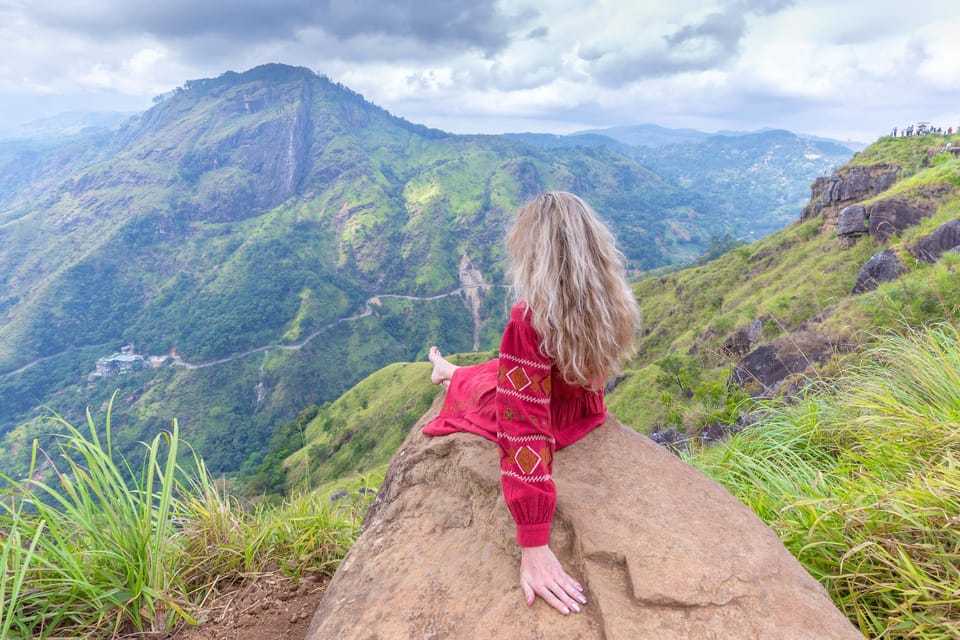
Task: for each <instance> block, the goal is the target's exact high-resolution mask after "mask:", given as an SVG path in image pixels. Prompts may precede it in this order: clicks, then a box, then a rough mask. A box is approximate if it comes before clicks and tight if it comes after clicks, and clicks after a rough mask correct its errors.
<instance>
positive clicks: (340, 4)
mask: <svg viewBox="0 0 960 640" xmlns="http://www.w3.org/2000/svg"><path fill="white" fill-rule="evenodd" d="M24 10H25V11H29V12H30V15H31V16H32V17H33V19H34V20H36V21H37V22H38V23H40V24H47V25H51V26H56V27H59V28H64V29H68V30H73V31H80V32H84V33H86V34H88V35H90V36H92V37H96V38H103V37H105V36H110V35H113V36H119V35H129V34H131V33H146V34H150V35H153V36H156V37H158V38H161V39H164V38H172V39H195V38H196V39H205V40H217V41H221V42H224V41H226V42H232V43H234V44H235V45H236V46H245V45H249V44H256V43H260V42H267V41H272V40H281V39H290V38H293V37H295V36H296V34H297V32H298V31H300V30H301V29H304V28H309V27H313V28H320V29H322V30H323V31H325V32H326V33H328V34H329V35H331V36H333V37H335V38H337V39H349V38H353V37H356V36H378V35H386V36H390V37H393V38H401V39H411V40H415V41H419V42H421V43H424V44H440V45H456V46H467V47H476V48H478V49H481V50H483V51H484V52H487V53H492V52H496V51H499V50H500V49H502V48H503V47H504V46H505V45H506V44H508V41H509V38H508V31H509V30H510V29H511V27H512V26H515V25H512V24H511V23H512V22H513V20H514V19H515V18H516V16H505V15H503V14H501V13H500V12H499V11H498V9H497V7H496V2H495V1H494V0H467V1H464V2H449V1H447V0H392V1H382V2H365V1H363V0H244V1H241V2H238V1H237V0H208V1H205V2H197V1H196V0H169V1H168V2H163V3H159V2H130V1H129V0H94V1H93V2H88V3H81V2H78V3H71V4H62V3H59V2H56V3H55V2H51V1H49V0H47V1H44V2H37V3H31V4H28V5H25V7H24Z"/></svg>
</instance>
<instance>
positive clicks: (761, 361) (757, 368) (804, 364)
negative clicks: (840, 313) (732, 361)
mask: <svg viewBox="0 0 960 640" xmlns="http://www.w3.org/2000/svg"><path fill="white" fill-rule="evenodd" d="M836 340H837V339H836V337H835V336H832V335H828V334H826V333H822V332H821V331H818V330H816V329H815V328H811V326H809V325H808V324H807V323H805V324H803V325H801V326H800V327H798V328H797V330H795V331H793V332H791V333H790V334H788V335H785V336H781V337H779V338H775V339H774V340H771V341H770V342H767V343H764V344H761V345H760V346H759V347H757V348H756V349H754V350H753V351H751V352H750V353H748V354H747V355H746V356H745V357H744V358H742V359H741V360H740V362H738V363H737V366H736V367H734V369H733V380H734V382H736V383H737V384H738V385H740V386H741V387H743V388H744V389H745V390H746V391H747V392H748V393H750V394H751V395H754V396H775V395H777V394H779V393H780V392H781V391H782V390H783V385H784V382H785V381H786V380H787V379H788V378H790V377H791V376H796V375H798V374H802V373H804V372H805V371H806V370H807V369H808V368H810V366H811V365H814V364H817V365H823V364H824V363H826V362H827V361H828V360H830V358H832V357H833V354H834V353H836V352H837V350H838V349H839V348H840V347H839V345H838V344H837V343H836Z"/></svg>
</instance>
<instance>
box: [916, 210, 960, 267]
mask: <svg viewBox="0 0 960 640" xmlns="http://www.w3.org/2000/svg"><path fill="white" fill-rule="evenodd" d="M958 248H960V218H956V219H954V220H951V221H949V222H945V223H943V224H942V225H940V226H939V227H937V228H936V230H934V232H933V233H931V234H930V235H928V236H924V237H923V238H921V239H920V240H919V241H918V242H917V244H915V245H914V246H913V247H912V248H911V249H910V253H911V254H913V257H914V258H916V259H917V260H923V261H924V262H927V263H930V264H933V263H934V262H936V261H937V260H939V259H940V256H941V255H943V253H944V252H945V251H953V250H956V249H958Z"/></svg>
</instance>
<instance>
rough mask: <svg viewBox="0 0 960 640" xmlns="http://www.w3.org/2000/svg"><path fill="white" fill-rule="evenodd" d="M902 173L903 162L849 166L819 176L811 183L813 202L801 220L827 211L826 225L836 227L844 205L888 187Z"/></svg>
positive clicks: (811, 201)
mask: <svg viewBox="0 0 960 640" xmlns="http://www.w3.org/2000/svg"><path fill="white" fill-rule="evenodd" d="M899 176H900V166H899V165H896V164H877V165H871V166H855V167H847V168H845V169H843V170H841V171H838V172H836V173H834V174H833V175H830V176H823V177H820V178H817V179H816V181H814V183H813V186H812V187H811V196H810V202H809V203H808V204H807V206H806V207H804V209H803V211H802V212H801V213H800V221H801V222H803V221H804V220H809V219H810V218H814V217H816V216H818V215H821V214H823V219H824V226H825V227H829V228H833V227H835V226H836V225H837V221H838V220H837V218H838V214H839V213H840V211H841V210H842V209H843V208H844V207H847V206H849V205H851V204H856V203H858V202H860V201H861V200H863V199H865V198H869V197H872V196H874V195H876V194H878V193H880V192H882V191H886V190H887V189H889V188H890V187H891V186H892V185H893V183H895V182H896V181H897V178H898V177H899Z"/></svg>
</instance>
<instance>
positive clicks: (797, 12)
mask: <svg viewBox="0 0 960 640" xmlns="http://www.w3.org/2000/svg"><path fill="white" fill-rule="evenodd" d="M197 6H200V5H196V3H195V2H188V1H187V0H159V1H158V2H155V3H153V4H150V5H149V6H147V5H137V4H129V3H127V2H125V1H123V2H121V0H93V1H92V2H89V3H86V4H84V5H76V4H74V5H71V6H70V8H69V10H64V9H63V8H62V6H61V5H54V4H52V3H50V2H42V1H38V2H37V3H31V4H29V5H27V4H15V5H14V4H6V5H3V6H0V118H2V119H5V120H10V119H12V118H14V117H16V116H17V112H16V109H19V110H20V114H21V115H23V114H29V115H47V114H44V113H39V114H38V113H36V109H26V108H24V105H27V104H29V103H30V101H31V100H32V99H34V98H36V99H37V100H40V98H41V97H43V96H47V102H46V103H45V104H47V107H44V108H47V109H52V108H55V107H56V106H57V104H56V100H55V98H56V97H57V96H62V100H61V102H63V104H62V105H59V106H61V107H62V108H61V110H67V109H75V108H83V107H84V100H85V96H86V97H88V98H90V100H89V102H88V104H91V105H93V104H95V105H96V106H97V107H98V108H103V104H104V103H105V102H106V103H109V97H110V96H111V95H112V96H115V98H116V100H117V102H118V103H121V102H122V103H124V104H131V103H137V104H142V105H143V107H142V108H146V107H147V106H149V100H150V98H151V97H152V96H153V95H156V94H158V93H162V92H164V91H166V90H169V89H171V88H173V87H175V86H178V85H180V84H182V83H183V82H184V81H185V80H188V79H196V78H202V77H210V76H216V75H219V74H220V73H222V72H224V71H227V70H234V71H243V70H245V69H248V68H250V67H253V66H256V65H258V64H262V63H265V62H274V61H276V62H285V63H288V64H297V65H303V66H307V67H309V68H312V69H314V70H316V71H318V72H320V73H326V74H327V75H329V76H331V77H332V78H333V79H335V80H338V81H340V82H343V83H344V84H346V85H347V86H349V87H351V88H352V89H354V90H356V91H358V92H360V93H362V94H363V95H365V96H366V97H367V98H369V99H371V100H372V101H374V102H376V103H378V104H380V105H381V106H384V107H386V108H388V109H390V110H391V111H393V112H394V113H396V114H397V115H400V116H403V117H405V118H407V119H408V120H411V121H413V122H423V123H425V124H428V125H434V126H442V127H443V128H448V129H453V130H457V131H465V132H466V131H487V132H495V131H498V130H501V131H502V130H504V129H503V127H505V126H506V125H507V124H508V123H519V124H524V125H525V128H527V129H530V130H544V129H545V128H547V127H552V128H553V130H556V131H569V130H571V129H572V128H577V127H582V126H584V125H586V126H608V125H614V124H633V123H640V122H656V123H659V124H664V125H667V126H681V125H682V126H698V127H700V128H713V129H718V128H735V129H750V128H757V127H762V126H779V127H784V128H789V129H792V130H794V131H804V132H810V133H824V134H825V133H827V132H830V134H831V135H837V134H838V133H840V134H842V132H844V131H848V132H850V133H849V135H851V136H854V137H864V136H867V137H870V136H876V135H879V134H881V133H883V132H885V131H887V130H888V129H889V127H890V126H893V125H894V124H897V123H898V122H907V121H910V120H913V119H931V118H934V117H937V115H938V114H950V113H956V110H957V107H956V104H958V103H960V96H958V87H960V56H957V55H956V54H955V49H956V47H955V44H954V43H955V39H956V33H957V32H958V28H960V7H958V6H956V3H955V1H954V0H918V1H917V2H914V3H913V4H912V5H911V6H909V7H904V6H903V5H902V4H900V3H895V2H893V0H848V1H846V2H840V3H838V2H835V1H834V0H804V1H803V2H791V1H790V0H708V1H707V2H702V1H699V0H674V1H672V2H669V3H666V2H658V3H639V2H635V1H633V0H598V1H595V2H589V3H583V2H582V1H581V0H554V1H552V2H549V3H548V2H546V0H499V2H494V0H471V1H470V2H468V3H463V4H461V5H451V4H449V3H446V2H438V3H435V4H429V5H426V6H425V5H424V4H423V3H422V2H415V1H414V0H400V1H397V2H392V1H391V2H387V1H386V0H381V2H380V3H376V2H368V3H364V4H363V6H359V5H358V8H356V10H352V11H350V12H346V13H344V12H343V11H341V10H340V9H338V8H337V7H340V4H336V3H333V2H332V1H330V0H319V1H317V2H314V1H312V0H309V1H308V0H276V1H272V0H271V1H270V2H268V1H267V0H253V1H252V2H250V3H245V4H243V6H242V7H240V8H237V7H239V5H236V4H235V3H233V2H231V3H230V7H233V8H234V9H233V10H232V13H231V12H230V11H228V10H227V9H225V6H226V5H225V4H224V2H222V1H221V0H212V1H211V2H210V3H202V6H200V8H199V9H198V8H197ZM218 12H219V13H218ZM224 12H226V13H224ZM67 102H69V104H67ZM38 104H39V102H38ZM924 114H930V115H929V116H926V117H924ZM540 125H542V126H540ZM840 137H846V136H843V135H841V136H840Z"/></svg>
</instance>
